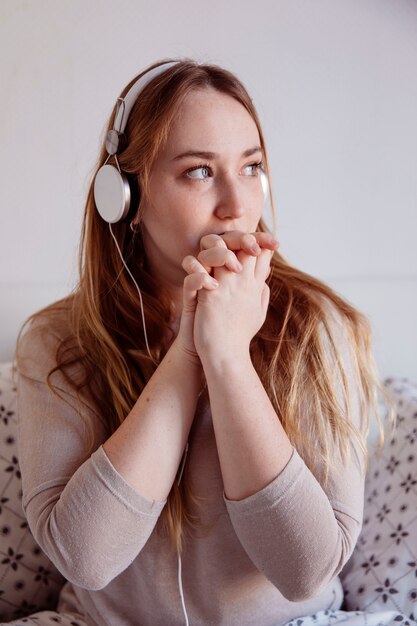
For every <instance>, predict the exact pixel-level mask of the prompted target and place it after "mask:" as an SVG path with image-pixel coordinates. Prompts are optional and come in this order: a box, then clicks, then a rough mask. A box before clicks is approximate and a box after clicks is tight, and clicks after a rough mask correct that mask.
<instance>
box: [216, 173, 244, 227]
mask: <svg viewBox="0 0 417 626" xmlns="http://www.w3.org/2000/svg"><path fill="white" fill-rule="evenodd" d="M242 191H243V190H241V189H240V188H239V181H237V180H234V179H233V178H231V177H230V178H224V179H223V180H222V181H221V182H219V187H218V194H217V204H216V215H217V217H219V218H220V219H227V218H229V219H230V218H231V219H236V218H238V217H242V216H243V215H244V213H245V210H244V208H243V193H242Z"/></svg>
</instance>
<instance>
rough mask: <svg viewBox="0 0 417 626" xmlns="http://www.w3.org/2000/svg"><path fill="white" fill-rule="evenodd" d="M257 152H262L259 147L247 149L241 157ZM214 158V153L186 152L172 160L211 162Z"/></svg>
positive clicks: (201, 151) (202, 151)
mask: <svg viewBox="0 0 417 626" xmlns="http://www.w3.org/2000/svg"><path fill="white" fill-rule="evenodd" d="M257 152H262V148H261V146H255V147H254V148H249V149H248V150H245V151H244V152H243V153H242V157H244V158H245V157H249V156H252V154H256V153H257ZM216 156H217V154H216V152H206V151H204V150H187V151H186V152H182V153H181V154H178V155H177V156H176V157H174V158H173V159H172V160H173V161H179V160H180V159H185V158H189V157H195V158H198V159H207V160H210V159H211V160H212V159H215V158H216Z"/></svg>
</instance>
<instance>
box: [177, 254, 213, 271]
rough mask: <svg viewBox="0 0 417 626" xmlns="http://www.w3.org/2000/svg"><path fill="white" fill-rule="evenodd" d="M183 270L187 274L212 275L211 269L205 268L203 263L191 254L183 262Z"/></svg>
mask: <svg viewBox="0 0 417 626" xmlns="http://www.w3.org/2000/svg"><path fill="white" fill-rule="evenodd" d="M181 265H182V268H183V269H184V270H185V271H186V272H187V274H195V273H206V274H209V273H210V267H208V268H207V267H205V266H204V265H203V264H202V263H200V262H199V261H198V259H196V258H195V257H194V256H192V255H191V254H189V255H187V256H186V257H185V258H184V259H183V261H182V264H181Z"/></svg>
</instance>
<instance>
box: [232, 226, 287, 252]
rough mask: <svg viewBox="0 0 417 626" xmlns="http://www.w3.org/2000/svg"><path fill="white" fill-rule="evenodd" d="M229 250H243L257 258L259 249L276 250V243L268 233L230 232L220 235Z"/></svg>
mask: <svg viewBox="0 0 417 626" xmlns="http://www.w3.org/2000/svg"><path fill="white" fill-rule="evenodd" d="M221 238H222V239H223V240H224V242H225V243H226V245H227V247H228V248H229V250H234V251H237V250H243V251H244V252H246V253H247V254H254V255H255V256H258V255H259V254H260V252H261V249H263V248H268V249H269V250H276V249H277V248H278V246H279V244H278V241H277V240H276V239H275V238H274V237H273V236H272V235H271V234H269V233H262V232H253V233H245V232H242V231H240V230H231V231H228V232H225V233H223V234H222V235H221Z"/></svg>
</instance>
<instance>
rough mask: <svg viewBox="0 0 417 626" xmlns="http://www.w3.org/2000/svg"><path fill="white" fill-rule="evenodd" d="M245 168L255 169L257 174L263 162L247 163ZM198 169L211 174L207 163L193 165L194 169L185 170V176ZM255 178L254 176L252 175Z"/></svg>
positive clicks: (202, 179)
mask: <svg viewBox="0 0 417 626" xmlns="http://www.w3.org/2000/svg"><path fill="white" fill-rule="evenodd" d="M246 167H254V168H256V173H258V172H259V170H262V169H263V162H262V161H258V162H256V163H248V165H245V167H244V168H243V169H245V168H246ZM200 169H207V170H209V171H210V172H211V167H210V165H209V164H208V163H200V164H199V165H195V166H194V167H190V168H189V169H188V170H186V172H185V174H186V175H187V174H189V173H190V172H195V171H196V170H200ZM254 176H256V174H255V175H254ZM195 180H199V179H198V178H196V179H195ZM200 180H201V181H204V180H207V178H201V179H200Z"/></svg>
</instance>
